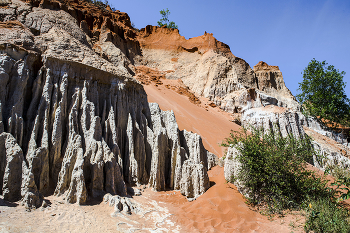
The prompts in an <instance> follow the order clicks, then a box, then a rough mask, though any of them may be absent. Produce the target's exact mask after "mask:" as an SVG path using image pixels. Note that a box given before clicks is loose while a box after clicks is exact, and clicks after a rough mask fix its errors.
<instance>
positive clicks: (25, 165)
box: [0, 0, 215, 208]
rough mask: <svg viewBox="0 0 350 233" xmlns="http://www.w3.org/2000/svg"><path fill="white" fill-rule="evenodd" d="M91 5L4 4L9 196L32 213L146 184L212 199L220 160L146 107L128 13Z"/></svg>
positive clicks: (2, 142)
mask: <svg viewBox="0 0 350 233" xmlns="http://www.w3.org/2000/svg"><path fill="white" fill-rule="evenodd" d="M86 4H87V3H85V2H79V4H76V3H75V2H70V1H41V2H40V3H39V2H36V1H29V2H28V3H25V2H22V1H19V0H13V1H12V2H9V3H8V4H7V5H6V7H4V8H0V17H1V19H2V21H3V22H2V23H1V24H0V27H1V28H0V35H1V36H0V82H1V85H0V151H1V152H0V161H1V164H0V187H1V190H0V194H2V195H3V196H4V199H6V200H10V201H17V200H19V199H21V198H22V201H23V203H24V204H25V205H26V206H28V207H32V206H36V207H38V206H40V204H41V200H42V196H43V195H49V194H53V193H54V194H55V195H58V196H62V197H63V198H64V199H66V200H67V201H68V202H70V203H85V202H86V201H87V200H88V199H89V198H97V197H103V196H104V195H105V194H106V193H109V194H111V195H120V196H127V195H128V193H127V186H128V185H140V184H149V185H150V187H152V188H153V189H155V190H157V191H160V190H165V189H168V188H170V189H178V190H181V193H183V194H184V195H185V196H187V197H188V198H196V197H197V196H199V195H201V194H203V193H204V192H205V191H206V190H207V189H208V188H209V178H208V175H207V170H208V169H210V168H211V166H213V165H215V164H213V163H212V162H210V161H212V159H211V158H212V157H213V155H212V154H211V153H209V152H207V151H206V150H205V149H204V147H203V144H202V140H201V137H200V136H199V135H197V134H194V133H191V132H187V131H183V132H182V131H180V130H179V129H178V126H177V123H176V120H175V116H174V113H173V112H168V111H166V112H164V111H162V110H160V109H159V107H158V105H157V104H148V103H147V96H146V94H145V92H144V90H143V87H142V85H141V84H140V83H139V82H138V81H136V80H135V79H134V78H133V77H132V75H133V71H132V69H133V67H132V66H131V65H130V64H131V63H132V61H133V59H132V58H133V57H134V56H135V54H138V52H139V51H138V42H137V41H136V40H135V36H134V34H133V32H134V30H133V29H132V28H131V27H130V21H129V19H128V17H127V15H126V14H123V13H120V12H110V11H101V9H95V8H94V7H93V6H92V5H86ZM90 6H91V9H90ZM101 12H102V13H101ZM208 157H209V158H210V160H209V162H208ZM125 208H126V207H125Z"/></svg>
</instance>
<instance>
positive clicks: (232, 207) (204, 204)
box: [152, 166, 302, 233]
mask: <svg viewBox="0 0 350 233" xmlns="http://www.w3.org/2000/svg"><path fill="white" fill-rule="evenodd" d="M209 178H210V181H211V184H212V187H211V188H210V189H209V190H208V191H207V192H205V193H204V194H203V195H202V196H200V197H199V198H197V200H195V201H193V202H188V201H187V200H186V198H185V197H184V196H182V195H181V194H180V193H179V192H176V194H173V193H174V191H168V192H158V193H157V192H154V193H153V195H152V196H153V198H152V199H154V200H157V201H159V202H165V203H167V207H168V209H169V211H170V213H172V214H173V215H172V219H171V220H172V221H173V222H176V223H177V224H179V225H180V226H181V232H270V233H272V232H291V230H292V229H290V227H289V224H290V223H291V221H295V219H294V218H293V216H288V217H286V218H280V219H276V220H274V221H270V220H268V219H267V217H266V216H263V215H261V214H259V213H258V212H255V211H253V210H251V209H249V206H248V205H246V204H245V199H244V198H243V197H242V195H241V194H240V193H239V192H238V191H237V188H236V187H235V186H234V185H233V184H230V183H227V182H226V181H225V179H224V169H223V168H222V167H219V166H216V167H214V168H213V169H212V170H210V171H209ZM293 231H294V232H302V229H300V228H299V229H296V228H295V229H293Z"/></svg>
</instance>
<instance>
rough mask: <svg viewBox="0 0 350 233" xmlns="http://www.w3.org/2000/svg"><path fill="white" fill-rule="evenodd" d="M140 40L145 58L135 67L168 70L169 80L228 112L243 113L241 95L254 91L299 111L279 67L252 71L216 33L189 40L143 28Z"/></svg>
mask: <svg viewBox="0 0 350 233" xmlns="http://www.w3.org/2000/svg"><path fill="white" fill-rule="evenodd" d="M137 39H138V40H139V42H140V47H141V50H142V55H143V56H142V58H141V59H140V60H139V61H138V62H136V63H135V64H136V65H138V64H141V65H146V66H149V67H153V68H158V69H159V70H161V71H168V73H167V74H166V78H168V79H181V80H182V81H183V83H184V84H185V85H186V86H188V87H189V88H190V89H191V90H192V91H193V92H194V93H196V94H197V95H199V96H204V97H206V98H208V99H209V100H211V101H213V102H214V103H215V104H216V105H217V106H219V107H220V108H222V109H224V110H225V111H228V112H231V113H240V112H242V109H244V108H245V107H246V104H245V103H242V101H241V99H242V97H241V95H242V94H243V93H246V92H247V91H248V90H249V89H251V88H253V89H254V91H255V92H257V93H261V95H265V96H267V97H265V98H264V99H265V102H267V104H276V105H278V106H285V107H290V108H298V104H297V102H296V100H295V98H294V96H293V95H292V94H291V92H290V91H289V90H288V88H287V87H286V86H285V84H284V81H283V77H282V73H281V72H280V70H279V69H278V67H273V66H268V65H267V64H266V63H263V62H260V63H259V64H257V65H256V66H255V67H254V69H251V68H250V66H249V64H248V63H246V62H245V61H244V60H243V59H241V58H238V57H236V56H234V55H233V54H232V53H231V51H230V48H229V46H228V45H226V44H224V43H222V42H219V41H217V40H216V39H215V38H214V37H213V34H210V33H206V32H205V33H204V35H203V36H199V37H195V38H191V39H188V40H186V39H185V38H184V37H183V36H180V35H179V32H178V30H174V29H168V28H159V27H155V26H150V25H149V26H147V27H146V28H144V29H141V31H140V32H139V34H138V36H137Z"/></svg>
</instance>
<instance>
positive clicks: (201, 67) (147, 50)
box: [136, 26, 350, 167]
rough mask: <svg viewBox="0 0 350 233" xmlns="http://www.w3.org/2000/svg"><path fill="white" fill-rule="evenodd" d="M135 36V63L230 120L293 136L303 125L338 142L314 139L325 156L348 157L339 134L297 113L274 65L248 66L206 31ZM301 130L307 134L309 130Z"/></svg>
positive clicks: (154, 29)
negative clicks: (138, 48)
mask: <svg viewBox="0 0 350 233" xmlns="http://www.w3.org/2000/svg"><path fill="white" fill-rule="evenodd" d="M137 38H138V40H139V41H140V46H141V50H142V55H143V56H142V58H141V59H140V60H139V61H137V62H136V64H140V65H144V66H148V67H152V68H155V69H158V70H159V71H161V72H163V75H164V76H165V77H166V78H168V79H181V80H182V82H183V83H184V84H185V85H186V86H187V87H188V88H189V89H190V90H191V91H192V92H194V93H195V94H196V95H198V96H204V97H206V98H208V99H209V100H210V101H213V102H214V103H215V105H217V106H219V107H220V108H221V109H223V110H224V111H227V112H230V113H233V114H234V116H235V117H236V118H237V119H236V120H235V121H236V122H239V123H240V124H242V126H244V127H246V128H250V127H255V128H263V130H264V131H265V132H269V131H270V130H272V131H273V132H275V133H279V134H280V135H282V136H283V137H286V136H287V135H288V134H292V135H293V136H295V137H297V138H299V137H304V136H305V133H306V132H305V130H304V128H305V127H306V128H307V129H310V130H312V131H315V132H316V133H318V134H321V135H324V136H327V137H328V138H330V139H331V140H334V143H335V144H339V146H340V147H342V149H334V148H333V149H329V148H327V147H326V146H325V145H324V144H323V143H320V142H317V141H316V140H314V141H313V144H314V146H315V148H316V149H317V150H319V151H320V153H321V154H325V155H326V157H328V160H329V161H333V160H334V161H343V160H342V159H341V158H343V157H344V153H343V152H344V151H345V152H346V153H345V156H348V157H349V156H350V154H349V153H348V152H347V151H348V149H346V148H348V147H349V143H348V142H347V140H346V137H344V135H341V134H337V133H335V132H332V131H330V130H329V129H327V127H325V126H324V125H322V124H320V123H319V122H318V121H316V120H315V119H312V118H307V117H305V116H304V115H303V114H302V113H301V112H300V110H301V109H300V105H299V103H298V102H297V101H296V98H295V97H294V96H293V95H292V93H291V92H290V90H289V89H288V88H287V87H286V86H285V83H284V80H283V76H282V72H281V71H280V69H279V67H278V66H270V65H268V64H267V63H265V62H262V61H260V62H259V63H258V64H257V65H255V66H254V68H253V69H251V68H250V66H249V64H248V63H246V62H245V61H244V60H243V59H241V58H238V57H236V56H234V55H233V54H232V53H231V51H230V48H229V47H228V46H227V45H225V44H223V43H221V42H218V41H217V40H216V39H215V38H214V37H213V35H212V34H208V33H205V34H204V35H203V36H199V37H195V38H191V39H188V40H186V39H185V38H184V37H182V36H180V35H179V33H178V30H174V29H168V28H164V27H163V28H159V27H155V26H147V27H146V28H144V29H141V31H140V33H139V34H138V36H137ZM306 134H310V133H309V131H307V133H306ZM310 135H311V134H310ZM344 146H345V149H344ZM337 163H338V162H337ZM339 163H343V162H339ZM343 164H344V163H343ZM324 166H325V165H324ZM324 166H323V167H324ZM346 166H348V165H346ZM343 167H344V166H343Z"/></svg>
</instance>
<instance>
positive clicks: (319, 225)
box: [304, 198, 350, 233]
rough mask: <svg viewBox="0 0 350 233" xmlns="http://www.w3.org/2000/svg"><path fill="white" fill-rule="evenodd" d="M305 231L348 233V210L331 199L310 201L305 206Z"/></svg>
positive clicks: (349, 228)
mask: <svg viewBox="0 0 350 233" xmlns="http://www.w3.org/2000/svg"><path fill="white" fill-rule="evenodd" d="M304 228H305V231H306V232H310V231H313V232H323V233H326V232H337V233H343V232H344V233H349V232H350V221H349V212H348V210H347V209H345V208H342V207H341V206H340V205H339V204H337V203H336V202H333V201H332V200H331V199H325V198H323V199H319V200H316V201H312V202H311V203H310V204H309V205H308V207H307V219H306V223H305V227H304Z"/></svg>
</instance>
